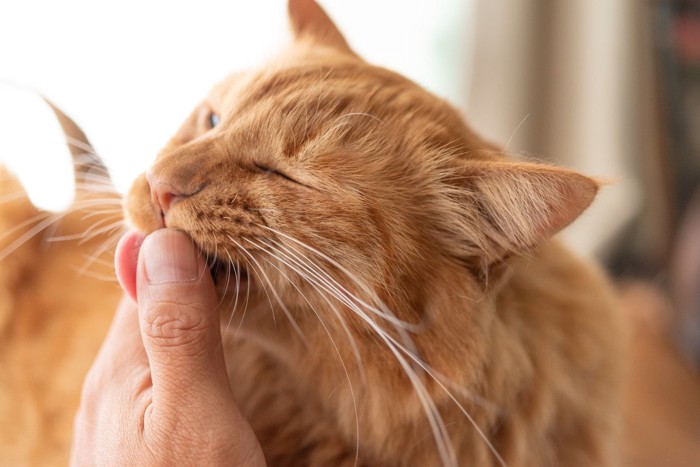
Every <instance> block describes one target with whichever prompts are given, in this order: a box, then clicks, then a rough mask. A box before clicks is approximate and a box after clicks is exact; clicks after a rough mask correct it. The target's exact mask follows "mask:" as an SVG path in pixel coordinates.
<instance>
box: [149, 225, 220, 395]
mask: <svg viewBox="0 0 700 467" xmlns="http://www.w3.org/2000/svg"><path fill="white" fill-rule="evenodd" d="M136 282H137V284H136V286H137V290H138V300H139V318H140V319H139V322H140V328H141V336H142V338H143V344H144V347H145V349H146V354H147V356H148V360H149V363H150V367H151V378H152V381H153V401H154V402H156V404H155V406H156V407H158V406H159V405H160V404H162V405H164V406H165V407H166V408H167V407H174V406H182V402H183V399H184V400H185V401H187V402H188V404H191V402H192V400H193V399H194V400H201V397H196V398H193V397H192V396H194V395H200V396H201V395H202V394H206V393H211V392H212V391H220V390H224V391H226V392H227V393H228V394H230V388H229V383H228V378H227V376H226V368H225V365H224V356H223V351H222V349H221V345H220V344H221V331H220V328H219V314H218V311H217V309H216V308H217V304H218V302H217V298H216V293H215V288H214V283H213V280H212V278H211V275H210V274H209V271H208V270H207V266H206V263H205V261H204V259H203V258H202V257H201V255H200V254H199V253H198V252H197V250H196V249H195V247H194V245H193V243H192V240H191V239H190V238H189V237H187V235H185V234H184V233H182V232H180V231H177V230H173V229H161V230H158V231H156V232H154V233H153V234H151V235H150V236H148V237H147V238H146V239H145V240H144V242H143V245H142V246H141V251H140V253H139V260H138V268H137V274H136Z"/></svg>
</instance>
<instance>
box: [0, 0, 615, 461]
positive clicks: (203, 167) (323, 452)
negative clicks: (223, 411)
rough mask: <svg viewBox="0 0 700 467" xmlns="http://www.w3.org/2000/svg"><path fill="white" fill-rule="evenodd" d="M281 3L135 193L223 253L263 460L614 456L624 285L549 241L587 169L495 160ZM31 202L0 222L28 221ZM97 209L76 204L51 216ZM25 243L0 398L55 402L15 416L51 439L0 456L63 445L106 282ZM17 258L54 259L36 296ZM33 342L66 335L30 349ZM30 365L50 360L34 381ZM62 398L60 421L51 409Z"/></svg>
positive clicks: (157, 221) (436, 107) (456, 126)
mask: <svg viewBox="0 0 700 467" xmlns="http://www.w3.org/2000/svg"><path fill="white" fill-rule="evenodd" d="M290 13H291V14H290V17H291V19H292V25H293V29H294V31H295V32H296V35H297V37H296V40H295V42H294V44H293V45H292V46H291V47H290V48H289V49H288V50H287V51H285V53H284V54H283V55H281V56H280V57H279V58H278V59H277V60H275V61H274V62H273V63H271V64H270V65H268V66H266V67H264V68H263V69H261V70H258V71H252V72H248V73H243V74H238V75H235V76H232V77H231V78H229V79H227V80H225V81H224V82H222V83H221V84H220V85H218V86H217V87H215V88H214V90H213V91H212V93H211V95H210V96H209V97H208V98H207V99H206V100H205V101H204V102H203V103H202V104H201V105H200V106H199V107H198V108H197V109H196V110H195V111H194V112H193V114H192V115H191V116H190V117H189V119H188V120H187V121H186V122H185V123H184V125H183V126H182V128H181V129H180V130H179V131H178V133H177V134H176V135H175V136H174V138H173V139H172V140H171V141H170V143H169V144H168V145H167V146H166V147H165V148H164V149H163V151H162V152H161V154H160V155H159V156H158V159H157V160H156V163H155V164H154V166H153V167H152V168H151V170H150V171H149V174H148V178H147V176H146V175H144V176H141V177H139V178H138V179H137V180H136V181H135V183H134V185H133V187H132V189H131V191H130V193H129V195H128V196H127V198H126V200H125V208H126V209H125V210H126V214H127V217H128V219H129V221H130V222H131V223H132V224H133V225H134V226H136V227H137V228H139V229H141V230H143V231H144V232H150V231H152V230H154V229H157V228H159V227H161V226H162V225H164V224H165V225H168V226H172V227H176V228H180V229H183V230H185V231H186V232H187V233H188V234H189V235H191V236H192V238H193V239H194V241H195V242H196V243H197V244H198V245H199V246H200V248H201V249H202V251H203V252H204V253H205V254H206V255H207V256H208V257H209V258H210V259H211V261H212V263H213V262H214V261H215V260H216V261H217V262H223V263H226V264H227V265H228V269H224V270H222V271H221V272H220V273H219V275H218V279H219V291H220V293H221V294H222V296H223V297H224V299H225V300H223V303H224V305H225V306H222V310H221V311H222V326H223V328H224V331H225V333H224V335H225V339H226V342H225V348H226V350H227V353H228V354H229V355H228V363H229V365H230V368H229V371H230V376H231V381H232V386H233V390H234V393H235V395H236V397H237V399H238V401H239V403H240V404H241V407H242V409H243V411H244V413H245V414H246V415H247V416H248V418H249V420H250V422H251V424H252V426H253V428H254V430H255V431H256V433H257V435H258V437H259V439H260V441H261V444H262V446H263V449H264V452H265V455H266V457H267V460H268V462H269V464H270V465H275V466H278V465H290V466H291V465H300V466H301V465H304V466H308V465H318V466H324V465H372V466H377V465H387V466H389V465H440V464H444V465H479V466H486V465H499V464H500V463H504V464H507V465H509V466H544V465H551V466H560V465H565V466H583V465H596V466H605V465H615V464H616V462H617V457H616V456H617V452H616V450H617V449H616V447H617V429H618V426H617V425H618V421H619V413H618V407H619V387H620V383H621V381H620V380H621V376H620V375H621V355H622V351H621V346H622V344H621V339H620V334H621V331H620V329H621V325H620V322H619V316H618V314H617V312H616V306H615V300H614V298H613V294H612V293H611V290H610V288H609V286H608V284H607V283H606V281H605V279H604V278H603V276H602V275H601V273H600V272H599V271H598V270H597V269H596V268H594V267H592V266H590V265H587V264H585V263H583V262H582V261H580V260H579V259H577V258H575V257H574V256H573V255H572V254H571V253H569V252H568V251H567V250H566V249H565V248H564V247H563V246H561V245H560V244H559V243H558V242H557V241H554V240H550V237H551V236H552V235H554V234H555V233H556V232H557V231H559V230H560V229H561V228H563V227H565V226H566V225H567V224H568V223H569V222H571V221H572V220H574V219H575V218H576V217H577V216H578V215H579V214H580V213H581V212H582V211H583V210H584V209H586V207H587V206H588V205H589V204H590V202H591V200H592V199H593V197H594V196H595V193H596V191H597V185H596V183H595V182H593V181H592V180H590V179H588V178H586V177H584V176H582V175H579V174H576V173H574V172H571V171H568V170H565V169H561V168H555V167H545V166H540V165H535V164H529V163H522V162H513V161H509V160H508V159H507V158H506V157H505V156H502V155H501V151H500V150H499V148H497V147H495V146H493V145H491V144H490V143H488V142H485V141H484V140H482V139H481V138H479V137H478V136H477V135H475V134H474V133H472V132H471V131H470V130H469V128H468V127H467V126H466V125H465V124H464V123H463V121H462V119H461V118H460V116H459V115H458V114H457V112H456V111H455V110H454V109H453V108H452V107H450V106H449V105H448V104H447V103H445V102H443V101H441V100H439V99H437V98H435V97H434V96H432V95H430V94H428V93H427V92H425V91H424V90H422V89H421V88H420V87H418V86H416V85H415V84H413V83H411V82H410V81H408V80H406V79H405V78H403V77H401V76H399V75H397V74H395V73H392V72H390V71H387V70H384V69H381V68H378V67H374V66H371V65H369V64H367V63H366V62H364V61H363V60H362V59H361V58H359V57H357V56H356V55H355V54H354V53H352V52H351V50H350V49H349V48H348V46H347V43H346V42H345V40H344V39H343V38H342V35H341V34H340V33H339V32H338V31H337V29H336V28H335V26H333V24H332V23H331V22H330V20H329V19H328V17H327V16H326V15H325V13H323V12H322V11H321V10H320V8H319V7H318V6H317V5H316V4H315V3H314V2H313V1H312V0H290ZM212 112H214V113H216V114H218V115H220V116H221V122H220V124H219V125H218V126H216V127H215V128H209V127H208V125H207V122H208V121H209V120H208V118H209V115H210V114H211V113H212ZM149 181H150V184H149ZM153 186H157V187H158V190H159V192H158V193H152V191H153V190H151V188H152V187H153ZM13 189H14V187H13ZM152 195H153V196H152ZM85 196H87V195H85ZM163 199H168V200H169V202H170V206H169V209H167V212H165V213H161V212H160V209H161V208H163V201H162V200H163ZM21 202H22V203H25V204H22V205H21V206H17V207H14V205H13V206H10V205H8V207H6V208H5V212H4V213H3V215H2V216H0V219H2V220H3V221H5V222H9V223H17V222H19V221H20V220H21V219H24V218H26V217H28V216H30V215H32V214H33V211H31V209H32V208H31V207H30V206H28V205H26V201H24V200H22V201H21ZM76 206H78V207H79V206H80V203H78V204H76ZM92 222H94V220H90V221H85V220H83V219H82V217H81V213H80V212H79V211H75V212H74V213H73V214H71V216H69V217H67V218H66V220H65V221H64V224H63V226H64V228H65V229H66V232H79V231H81V230H85V229H87V228H88V226H89V224H91V223H92ZM98 238H99V236H98ZM39 248H40V241H39V240H36V239H35V240H32V241H31V242H29V243H27V244H25V245H24V246H23V247H21V249H20V250H17V251H15V253H14V254H13V255H12V256H11V257H10V258H8V260H11V261H13V263H9V262H8V263H5V266H4V269H3V274H6V276H3V282H2V285H3V287H5V289H6V290H12V292H5V296H4V297H0V303H1V304H3V306H7V307H8V308H4V309H2V310H0V313H2V314H0V322H1V323H2V325H3V326H4V328H3V329H4V331H3V332H4V338H3V339H4V340H3V346H4V347H3V349H9V350H7V351H3V352H2V357H1V358H3V359H4V360H3V365H2V371H7V372H8V375H7V376H6V380H7V381H12V382H17V385H16V386H17V387H16V389H14V392H11V393H10V394H13V396H11V397H17V398H18V400H19V399H20V398H21V397H24V396H21V395H20V394H21V392H22V391H25V392H28V391H27V389H26V388H32V389H31V391H35V395H33V396H30V397H35V398H37V399H41V400H44V399H46V400H49V399H50V398H52V397H56V398H57V399H56V400H54V401H53V402H52V404H53V405H51V407H50V408H47V407H46V406H42V408H40V409H38V410H37V409H36V405H33V404H31V403H27V404H16V406H14V407H13V410H16V414H13V415H12V416H13V418H15V419H18V420H20V419H21V420H22V426H23V427H25V428H26V427H28V426H30V425H32V424H34V425H35V426H42V428H41V429H42V430H43V431H35V433H36V436H38V437H39V438H41V439H44V440H47V442H48V441H50V442H51V443H55V449H54V450H51V449H46V446H43V447H42V448H38V447H37V444H36V441H35V439H33V440H31V441H28V442H27V443H26V447H23V446H20V445H19V444H18V445H17V449H15V450H14V451H12V449H9V450H8V451H5V452H2V459H3V460H4V459H10V460H13V461H14V460H18V462H19V461H20V460H25V461H26V460H27V459H30V460H29V461H28V462H34V461H36V462H38V463H39V462H40V463H43V462H44V461H46V462H49V461H50V462H57V461H58V462H60V460H63V459H65V455H66V449H67V443H68V433H69V431H68V426H69V420H70V414H71V413H72V411H73V410H74V409H75V406H76V404H77V394H78V391H77V388H78V387H79V382H80V381H81V380H82V376H83V374H84V372H85V370H86V369H87V366H88V364H89V362H90V361H91V359H92V356H93V355H94V353H95V351H96V348H97V345H98V344H99V341H100V339H101V337H102V335H103V332H104V329H105V327H106V325H107V321H108V320H109V316H110V313H111V311H112V310H113V309H114V307H115V303H116V300H117V295H118V294H117V293H116V292H115V290H114V288H113V286H111V285H110V286H107V285H105V284H103V283H100V282H94V283H93V282H90V281H91V280H90V279H89V278H88V277H82V278H81V279H79V281H80V282H79V283H80V289H79V290H80V291H81V292H80V293H77V292H75V291H74V290H73V291H71V290H72V289H71V284H73V283H75V281H77V280H78V279H76V278H75V276H72V275H69V274H68V273H66V272H65V267H66V265H67V264H73V263H71V262H70V261H73V262H75V261H80V258H79V257H78V256H77V255H76V252H81V251H93V250H94V249H95V248H97V246H96V245H90V244H82V245H80V244H78V243H76V242H74V243H70V242H66V243H57V244H53V245H52V247H51V249H49V250H48V253H39V252H40V250H39ZM40 254H41V255H42V258H43V266H42V268H39V269H38V268H36V261H37V259H36V258H37V257H38V255H40ZM66 255H68V256H69V258H66ZM59 267H62V268H64V269H61V271H62V272H57V271H59V269H58V268H59ZM22 268H26V269H27V270H28V271H30V273H31V274H34V273H40V274H45V275H47V276H46V277H44V276H42V277H36V278H35V279H34V281H35V282H27V283H24V285H23V287H28V288H29V290H31V291H32V292H33V294H32V296H22V295H21V293H18V292H17V291H16V289H13V287H14V285H13V284H14V283H13V282H12V280H13V279H12V276H11V274H10V273H12V274H15V273H17V271H22V270H23V269H22ZM8 271H9V272H8ZM243 271H245V272H246V273H247V276H248V280H247V281H246V280H245V277H244V276H243ZM237 274H238V277H236V275H237ZM49 276H50V279H49ZM237 282H238V283H239V287H236V283H237ZM37 287H41V288H37ZM33 297H61V299H62V300H63V299H64V298H65V299H68V298H71V299H76V300H77V299H80V300H81V302H80V304H78V303H68V302H67V303H61V304H60V305H55V307H52V309H51V310H50V313H53V314H59V313H60V314H61V315H62V316H64V317H65V318H63V319H61V320H59V321H58V322H59V324H60V331H53V332H54V333H55V332H58V333H59V334H61V333H64V334H63V335H62V337H60V338H58V337H56V338H55V339H54V338H52V336H56V334H51V335H47V334H46V333H44V332H41V331H38V329H41V326H39V325H38V324H40V323H41V320H40V321H39V322H38V323H37V322H34V323H33V324H31V325H30V324H24V325H20V324H19V323H20V322H21V321H22V320H23V319H29V318H31V319H34V320H36V319H37V318H39V319H41V316H42V315H41V314H37V313H36V312H34V313H31V312H29V311H26V310H28V309H30V308H31V309H34V308H37V309H46V310H49V309H48V308H42V307H41V306H40V303H37V300H35V299H34V298H33ZM12 300H15V303H16V305H14V306H13V305H8V304H10V303H12V302H11V301H12ZM17 300H20V302H17ZM22 300H23V301H22ZM56 303H58V302H56ZM56 307H58V308H56ZM48 312H49V311H47V313H48ZM47 322H49V323H54V322H55V320H53V319H47ZM15 329H26V330H27V331H26V333H25V334H22V333H21V332H20V331H16V330H15ZM30 331H31V332H30ZM65 333H69V334H68V335H70V336H71V337H70V338H68V339H67V338H66V334H65ZM73 336H74V337H73ZM37 339H41V340H42V345H41V346H39V347H37V348H44V349H45V348H50V349H62V350H63V351H65V352H63V351H62V352H60V355H59V354H56V355H46V354H42V358H38V359H37V358H34V357H35V356H34V357H30V356H28V355H29V352H31V346H32V342H36V341H37ZM52 339H53V340H52ZM69 344H70V345H69ZM42 359H43V361H42ZM27 361H32V362H34V363H33V365H34V364H37V363H36V362H37V361H39V364H41V365H44V366H37V367H34V368H36V369H37V370H38V371H37V372H31V375H33V376H27V367H28V365H27V364H26V363H25V362H27ZM61 362H63V364H65V365H66V368H64V367H61V369H60V371H58V372H56V371H49V369H48V367H50V366H53V367H56V365H58V364H59V363H61ZM69 364H70V365H73V366H71V367H70V368H68V367H67V366H68V365H69ZM30 367H31V366H30ZM45 367H47V368H45ZM34 373H37V375H39V376H41V375H49V374H50V375H52V376H55V377H56V378H60V379H61V381H64V382H65V381H67V383H61V384H65V386H61V385H60V384H59V383H57V382H56V381H42V380H41V378H39V376H36V375H34ZM26 378H30V379H31V378H34V379H31V380H27V379H26ZM48 387H51V388H52V391H50V394H51V396H50V397H49V395H48V393H47V394H43V393H41V392H42V391H43V392H46V390H47V388H48ZM56 387H58V388H61V387H65V388H66V390H65V391H64V392H61V391H56V392H54V391H53V389H55V388H56ZM33 394H34V393H33ZM421 397H423V399H421ZM57 401H59V402H57ZM61 401H62V403H61ZM0 402H1V401H0ZM2 406H3V407H5V406H7V407H11V405H10V404H9V403H3V404H2ZM25 409H26V410H27V411H29V412H22V411H23V410H25ZM30 410H36V412H35V413H31V412H30ZM52 410H54V411H56V412H55V413H59V414H60V417H57V418H56V420H54V423H53V425H52V424H51V423H49V424H45V425H43V424H42V423H41V420H39V417H40V416H46V415H47V414H49V413H52V412H51V411H52ZM31 417H35V418H34V419H31V420H30V418H31ZM50 426H52V427H53V428H52V429H54V430H56V432H52V433H49V432H47V431H46V430H47V429H49V428H45V427H50ZM24 432H31V428H27V429H26V430H25V431H24ZM57 433H60V434H57ZM2 436H3V438H2V439H4V440H9V439H12V432H11V431H10V430H8V431H7V432H6V433H3V435H2ZM6 444H7V443H1V446H2V449H8V448H7V446H6ZM42 449H43V450H42ZM6 452H7V453H9V454H6ZM496 453H497V454H496ZM31 456H34V457H31Z"/></svg>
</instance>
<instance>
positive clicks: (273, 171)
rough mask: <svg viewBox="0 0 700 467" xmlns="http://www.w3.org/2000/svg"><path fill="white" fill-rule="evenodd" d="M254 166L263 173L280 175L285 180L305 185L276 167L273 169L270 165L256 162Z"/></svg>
mask: <svg viewBox="0 0 700 467" xmlns="http://www.w3.org/2000/svg"><path fill="white" fill-rule="evenodd" d="M255 168H256V169H258V170H259V171H261V172H263V173H265V174H270V175H276V176H278V177H281V178H284V179H285V180H288V181H290V182H292V183H296V184H297V185H302V186H306V185H304V184H302V183H301V182H299V181H297V180H295V179H293V178H292V177H290V176H289V175H287V174H286V173H284V172H281V171H279V170H278V169H274V168H272V167H269V166H267V165H265V164H261V163H256V164H255Z"/></svg>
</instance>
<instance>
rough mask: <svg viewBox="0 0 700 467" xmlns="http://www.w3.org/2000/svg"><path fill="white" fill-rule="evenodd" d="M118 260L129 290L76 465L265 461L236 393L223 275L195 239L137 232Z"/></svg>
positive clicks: (85, 401) (91, 397)
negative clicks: (217, 282) (225, 343)
mask: <svg viewBox="0 0 700 467" xmlns="http://www.w3.org/2000/svg"><path fill="white" fill-rule="evenodd" d="M115 265H116V270H117V276H118V278H119V281H120V283H121V284H122V287H123V288H124V290H125V291H126V294H125V297H124V298H123V299H122V301H121V303H120V304H119V306H118V308H117V311H116V314H115V317H114V321H113V322H112V325H111V328H110V330H109V332H108V334H107V337H106V339H105V341H104V343H103V345H102V347H101V349H100V352H99V353H98V355H97V358H96V359H95V362H94V363H93V365H92V368H91V369H90V371H89V373H88V376H87V378H86V380H85V383H84V385H83V391H82V396H81V402H80V408H79V410H78V413H77V415H76V419H75V424H74V441H73V446H72V451H71V465H195V464H196V465H223V464H225V465H235V466H251V467H252V466H263V465H265V459H264V457H263V453H262V450H261V448H260V445H259V443H258V441H257V439H256V437H255V434H254V433H253V431H252V429H251V428H250V425H249V424H248V422H247V421H246V420H245V418H244V417H243V416H242V415H241V413H240V411H239V409H238V407H237V405H236V403H235V401H234V398H233V395H232V393H231V386H230V384H231V383H230V382H229V380H228V377H227V373H226V369H225V365H224V355H223V351H222V348H221V345H220V344H221V333H220V329H219V316H218V313H217V312H216V307H217V304H218V300H217V297H216V293H215V290H214V284H213V281H212V278H211V275H210V274H209V271H208V268H207V266H206V264H205V261H204V259H203V258H202V257H201V255H199V254H198V253H197V252H196V250H195V248H194V246H193V244H192V241H191V240H190V239H189V238H188V237H187V236H186V235H185V234H184V233H182V232H179V231H177V230H173V229H162V230H158V231H156V232H154V233H152V234H151V235H149V236H148V237H146V238H144V237H143V236H142V235H140V234H138V233H135V232H130V233H128V234H126V235H125V236H124V237H123V238H122V240H121V241H120V243H119V246H118V248H117V253H116V258H115ZM137 297H138V299H137Z"/></svg>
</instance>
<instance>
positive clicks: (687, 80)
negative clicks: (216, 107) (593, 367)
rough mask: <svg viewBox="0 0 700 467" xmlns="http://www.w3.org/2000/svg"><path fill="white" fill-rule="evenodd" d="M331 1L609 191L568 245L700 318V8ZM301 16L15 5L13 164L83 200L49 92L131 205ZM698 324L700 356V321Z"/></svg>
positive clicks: (160, 5)
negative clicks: (137, 184) (136, 190)
mask: <svg viewBox="0 0 700 467" xmlns="http://www.w3.org/2000/svg"><path fill="white" fill-rule="evenodd" d="M319 2H320V3H321V4H322V5H323V6H324V7H325V8H326V9H327V11H328V12H329V13H330V15H331V16H332V17H333V18H334V20H335V21H336V22H337V24H338V25H339V26H340V28H341V29H342V30H343V32H344V33H345V34H346V37H347V38H348V41H349V43H350V44H351V45H352V46H353V48H354V49H355V50H356V51H357V52H358V53H359V54H361V55H362V56H364V57H365V58H366V59H367V60H369V61H371V62H373V63H376V64H380V65H383V66H386V67H389V68H392V69H395V70H397V71H399V72H401V73H403V74H405V75H407V76H409V77H411V78H412V79H414V80H416V81H417V82H419V83H420V84H422V85H424V86H425V87H427V88H428V89H430V90H431V91H433V92H435V93H437V94H438V95H440V96H443V97H445V98H447V99H449V100H450V101H451V102H452V103H453V104H454V105H455V106H457V107H458V108H459V109H460V110H462V111H463V113H464V115H465V118H466V119H467V120H468V121H469V123H470V124H471V125H472V126H474V127H475V128H476V129H477V130H478V131H479V132H481V133H483V134H484V135H486V136H487V137H489V138H490V139H492V140H494V141H496V142H498V143H500V144H502V145H503V146H504V147H506V148H507V150H508V151H510V152H513V153H519V154H521V155H523V156H525V157H528V158H531V159H534V160H542V161H549V162H554V163H557V164H561V165H563V166H568V167H572V168H575V169H578V170H581V171H582V172H584V173H586V174H589V175H593V176H596V177H599V178H600V179H602V180H604V181H606V182H607V184H606V186H605V188H604V189H603V192H602V194H601V196H600V197H599V198H598V199H597V201H596V203H595V204H594V206H593V208H592V209H591V210H590V211H589V212H587V213H586V214H585V215H584V216H583V217H582V218H581V219H580V220H579V221H577V222H576V223H575V224H574V225H573V226H571V227H570V228H569V229H567V231H566V232H565V233H564V235H565V236H566V237H567V238H568V240H569V242H570V243H571V244H572V245H573V246H574V247H575V248H576V249H577V250H578V251H579V252H581V253H582V254H586V255H593V256H596V257H598V258H600V259H602V260H603V261H604V263H605V264H606V265H607V266H608V268H609V269H610V270H611V271H612V272H613V273H614V274H616V275H617V276H618V277H629V276H633V277H640V276H641V277H646V278H651V279H652V280H654V281H656V282H657V283H660V284H662V285H663V286H665V287H668V289H669V290H670V291H671V293H672V295H673V296H674V297H675V299H676V300H677V301H678V302H680V303H682V305H683V306H682V309H683V310H691V309H693V310H695V311H694V312H690V311H689V312H688V316H696V317H697V316H700V310H698V307H699V304H700V292H699V290H700V247H699V246H698V243H699V242H700V240H699V239H700V195H698V194H697V193H696V192H697V186H698V180H700V169H699V167H700V4H699V2H697V1H671V0H668V1H662V0H586V1H574V2H564V1H560V2H556V1H549V0H518V1H517V2H513V1H511V0H431V1H428V0H415V1H409V0H383V1H381V2H379V1H376V0H355V1H353V2H348V1H343V0H320V1H319ZM285 3H286V2H285V0H266V1H255V2H253V1H247V2H243V1H238V0H225V1H224V0H201V1H198V2H197V3H196V5H195V3H194V2H189V3H185V2H163V1H149V2H142V1H136V0H124V1H121V2H117V3H114V2H113V3H103V2H93V1H89V0H63V1H54V2H49V1H39V0H24V1H22V2H1V3H0V159H1V160H3V161H5V163H7V164H9V165H10V166H11V167H12V169H13V170H14V171H16V172H17V173H18V174H19V175H20V177H21V178H22V180H23V181H24V183H25V184H26V186H28V188H29V190H30V194H31V196H32V198H33V199H34V200H35V201H36V202H37V203H39V204H41V205H42V206H44V207H47V208H50V209H60V208H61V207H62V206H65V205H66V204H67V203H68V202H69V201H70V194H71V190H72V187H71V183H72V176H71V172H70V163H69V156H68V153H67V151H66V150H65V149H64V148H63V146H62V143H61V134H60V131H59V129H58V126H57V124H56V123H55V122H54V120H53V117H52V115H51V114H50V112H49V111H48V109H47V108H46V106H45V105H44V104H43V103H42V102H41V101H40V100H39V99H38V98H37V97H36V96H35V95H34V94H32V93H31V92H30V91H32V90H33V91H38V92H40V93H42V94H43V95H45V96H47V97H48V98H50V99H52V100H53V101H54V102H55V103H56V104H57V105H58V106H59V107H61V108H62V109H63V110H64V111H65V112H66V113H67V114H69V115H70V116H71V117H72V118H73V119H74V120H75V121H76V122H77V123H78V124H79V125H80V126H81V127H82V128H83V129H84V130H85V132H86V134H87V135H88V137H89V138H90V139H91V141H92V142H93V145H94V147H95V148H96V150H97V151H98V152H99V153H100V154H101V155H102V157H103V158H104V159H105V161H106V163H107V165H108V166H109V168H110V170H111V171H112V174H113V177H114V179H115V181H116V184H117V187H118V188H119V189H120V190H122V191H124V190H126V189H127V188H128V186H129V184H130V181H131V180H132V179H133V178H134V177H135V175H136V174H137V173H139V172H141V171H143V170H145V168H147V167H148V166H149V165H150V163H151V161H152V160H153V158H154V156H155V154H156V153H157V151H158V149H159V148H160V146H161V145H163V144H164V142H165V141H166V140H167V139H168V138H169V136H170V135H171V134H172V133H173V132H174V131H175V129H176V128H177V127H178V125H179V123H180V122H181V121H182V120H183V119H184V117H185V116H186V115H187V114H188V112H189V110H190V109H191V108H192V107H193V106H194V105H195V104H196V103H197V102H198V100H199V99H200V98H202V97H203V96H204V95H205V94H206V92H207V90H208V88H209V87H210V86H211V85H212V84H213V83H215V82H216V81H218V80H219V79H221V78H222V77H223V76H225V75H226V74H227V73H229V72H230V71H233V70H236V69H241V68H245V67H251V66H255V65H259V64H261V63H264V61H265V60H267V59H269V58H271V57H273V56H274V53H275V51H276V50H278V49H279V47H280V46H282V45H283V44H284V43H285V41H287V40H289V34H288V32H287V28H286V16H285V15H286V5H285ZM684 313H685V311H684ZM684 323H685V324H684V325H683V326H681V328H682V329H681V330H680V331H679V332H680V333H682V334H684V335H686V334H687V335H688V336H694V337H687V338H685V340H686V341H687V342H696V343H697V342H700V320H698V319H696V318H692V319H690V318H689V319H688V320H687V321H684ZM688 345H691V344H688ZM696 351H697V354H698V355H700V349H696Z"/></svg>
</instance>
